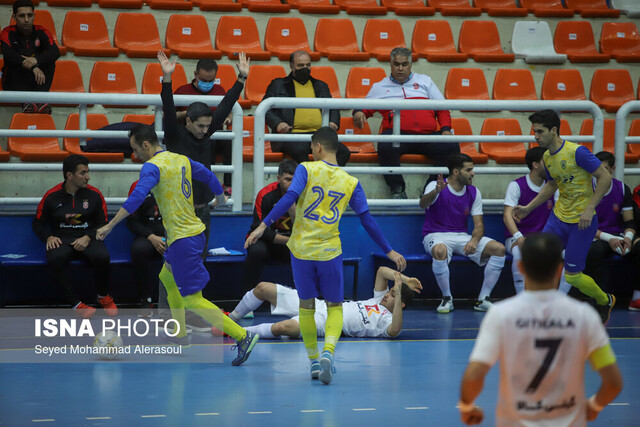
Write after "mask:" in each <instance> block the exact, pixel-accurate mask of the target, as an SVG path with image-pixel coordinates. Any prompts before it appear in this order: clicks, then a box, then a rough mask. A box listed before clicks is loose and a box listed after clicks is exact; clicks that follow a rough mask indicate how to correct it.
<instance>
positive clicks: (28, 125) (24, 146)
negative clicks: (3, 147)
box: [7, 113, 69, 162]
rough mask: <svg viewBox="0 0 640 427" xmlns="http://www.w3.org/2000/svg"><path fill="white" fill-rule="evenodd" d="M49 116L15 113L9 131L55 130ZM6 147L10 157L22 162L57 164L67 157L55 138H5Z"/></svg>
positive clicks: (51, 118) (66, 153)
mask: <svg viewBox="0 0 640 427" xmlns="http://www.w3.org/2000/svg"><path fill="white" fill-rule="evenodd" d="M55 128H56V125H55V123H54V122H53V117H51V115H50V114H24V113H16V114H14V115H13V117H12V118H11V124H10V125H9V129H28V130H46V129H55ZM7 147H8V149H9V152H10V153H11V155H12V156H17V157H20V160H22V161H23V162H59V161H60V160H62V159H64V158H65V157H67V156H68V155H69V153H68V152H66V151H63V150H61V149H60V144H59V142H58V138H55V137H37V138H36V137H15V136H10V137H9V138H7Z"/></svg>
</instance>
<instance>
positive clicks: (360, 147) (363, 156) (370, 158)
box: [338, 117, 378, 163]
mask: <svg viewBox="0 0 640 427" xmlns="http://www.w3.org/2000/svg"><path fill="white" fill-rule="evenodd" d="M338 134H339V135H371V128H370V127H369V123H365V124H364V127H363V128H362V129H358V128H357V127H356V126H355V125H354V124H353V117H341V118H340V129H339V130H338ZM342 143H343V144H344V145H345V146H346V147H347V148H348V149H349V151H350V152H351V157H349V161H350V162H355V163H377V161H378V154H377V153H376V149H375V147H374V146H373V142H355V141H342Z"/></svg>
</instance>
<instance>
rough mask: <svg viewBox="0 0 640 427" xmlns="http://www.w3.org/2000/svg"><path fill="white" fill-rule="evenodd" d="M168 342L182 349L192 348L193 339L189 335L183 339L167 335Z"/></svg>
mask: <svg viewBox="0 0 640 427" xmlns="http://www.w3.org/2000/svg"><path fill="white" fill-rule="evenodd" d="M167 341H169V343H170V344H173V345H181V346H182V348H189V347H191V337H190V336H189V335H185V336H183V337H177V336H176V337H172V336H169V335H167Z"/></svg>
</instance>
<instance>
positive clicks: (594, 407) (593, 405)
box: [587, 394, 607, 412]
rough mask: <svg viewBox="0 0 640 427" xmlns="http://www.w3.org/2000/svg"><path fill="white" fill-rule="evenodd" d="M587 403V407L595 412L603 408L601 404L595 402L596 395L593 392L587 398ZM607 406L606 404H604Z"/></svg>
mask: <svg viewBox="0 0 640 427" xmlns="http://www.w3.org/2000/svg"><path fill="white" fill-rule="evenodd" d="M587 404H588V405H589V408H591V409H592V410H593V411H595V412H600V411H602V410H603V409H604V406H601V405H599V404H598V402H596V395H595V394H594V395H593V396H591V397H590V398H589V400H587ZM605 406H607V405H605Z"/></svg>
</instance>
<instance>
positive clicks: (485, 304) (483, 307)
mask: <svg viewBox="0 0 640 427" xmlns="http://www.w3.org/2000/svg"><path fill="white" fill-rule="evenodd" d="M492 305H493V304H492V303H491V301H489V299H488V298H485V299H483V300H482V301H476V303H475V304H474V305H473V309H474V310H475V311H487V310H489V308H491V306H492Z"/></svg>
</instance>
